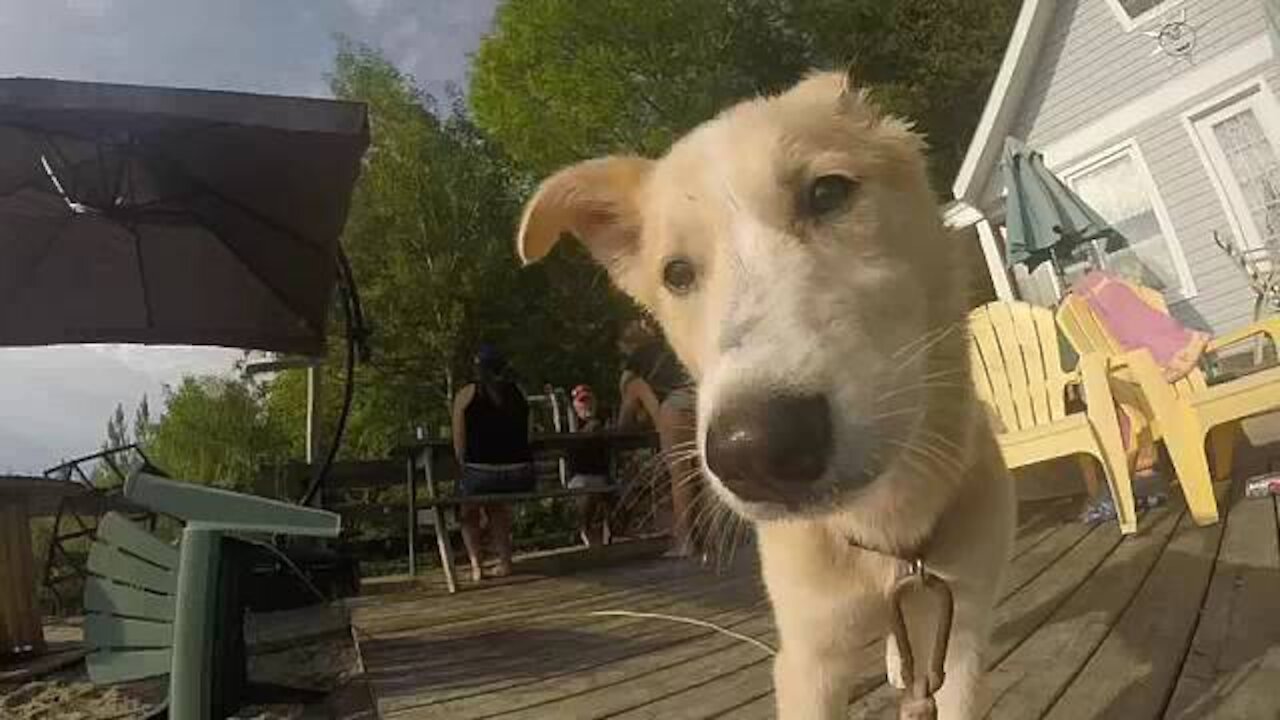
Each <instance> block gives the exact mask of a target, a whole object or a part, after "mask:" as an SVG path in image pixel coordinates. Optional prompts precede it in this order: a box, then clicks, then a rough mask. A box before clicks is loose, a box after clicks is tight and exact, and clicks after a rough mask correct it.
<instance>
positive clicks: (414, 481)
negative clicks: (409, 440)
mask: <svg viewBox="0 0 1280 720" xmlns="http://www.w3.org/2000/svg"><path fill="white" fill-rule="evenodd" d="M417 459H418V455H417V453H414V452H412V451H410V452H409V458H408V459H407V460H406V461H405V464H406V466H407V467H406V474H405V498H404V503H405V505H406V506H407V507H408V509H409V539H408V544H409V577H413V576H414V575H416V574H417V572H418V567H417V544H416V542H415V540H414V538H415V536H416V535H417V532H418V501H417V497H418V475H417V472H418V469H417V467H416V466H415V465H416V462H417Z"/></svg>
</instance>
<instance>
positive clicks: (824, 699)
mask: <svg viewBox="0 0 1280 720" xmlns="http://www.w3.org/2000/svg"><path fill="white" fill-rule="evenodd" d="M785 642H786V641H785V639H784V640H783V643H784V645H783V650H782V652H780V653H779V654H778V657H777V658H776V659H775V660H774V663H773V682H774V688H775V689H776V691H777V701H778V720H837V718H843V717H845V713H846V712H847V708H848V706H849V677H850V675H851V674H852V668H851V667H850V664H851V660H852V658H851V655H852V653H847V652H837V651H835V649H834V648H821V649H820V648H812V647H810V648H790V649H788V648H786V645H785Z"/></svg>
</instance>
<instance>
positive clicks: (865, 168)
mask: <svg viewBox="0 0 1280 720" xmlns="http://www.w3.org/2000/svg"><path fill="white" fill-rule="evenodd" d="M922 150H923V142H922V141H921V139H920V138H919V137H918V136H917V135H915V134H913V133H912V132H911V130H910V126H909V125H908V124H907V123H905V122H903V121H901V120H899V119H897V118H894V117H890V116H886V115H884V114H883V113H881V112H880V111H879V109H878V108H877V107H876V106H875V105H874V104H873V103H872V102H871V101H870V100H869V99H868V97H867V96H866V94H865V93H862V92H859V91H857V90H855V89H853V88H852V87H851V86H850V84H849V83H848V80H847V78H846V77H845V76H844V75H842V74H840V73H820V74H816V75H813V76H811V77H809V78H807V79H805V80H803V81H802V82H800V83H799V84H798V85H796V86H795V87H794V88H792V89H791V90H789V91H787V92H786V93H783V94H781V95H778V96H775V97H768V98H758V99H754V100H750V101H746V102H743V103H741V104H739V105H737V106H735V107H732V108H730V109H729V110H727V111H725V112H724V113H722V114H721V115H720V116H719V117H717V118H715V119H713V120H711V121H709V122H707V123H705V124H704V125H702V126H700V127H698V128H697V129H695V130H693V131H692V132H691V133H689V134H688V135H687V136H686V137H684V138H683V139H681V140H680V141H679V142H677V143H676V144H675V145H674V146H673V147H672V148H671V150H670V152H669V153H668V154H667V155H666V156H665V157H663V158H662V159H660V160H656V161H654V160H649V159H644V158H639V157H606V158H600V159H596V160H589V161H586V162H582V163H580V164H578V165H574V166H572V167H569V168H566V169H564V170H561V171H560V172H558V173H557V174H555V175H554V176H552V177H551V178H549V179H547V180H546V181H545V182H544V183H543V185H542V187H541V188H540V189H539V190H538V192H537V194H536V195H535V196H534V197H533V199H532V200H530V202H529V204H528V206H527V207H526V209H525V213H524V218H523V221H522V223H521V227H520V233H519V237H518V241H517V243H518V248H519V252H520V255H521V257H522V258H523V259H524V260H525V261H526V262H533V261H536V260H538V259H539V258H542V257H543V256H545V255H546V254H547V253H548V252H549V251H550V250H551V249H552V247H553V246H554V245H555V244H556V242H557V240H558V239H559V238H560V236H561V235H562V234H564V233H570V234H572V235H574V236H576V237H577V238H579V239H580V240H581V241H582V242H583V243H584V244H585V245H586V247H587V248H588V249H589V250H590V252H591V253H592V254H593V255H594V256H595V258H596V259H597V260H598V261H599V262H600V263H601V264H603V265H604V266H605V267H606V268H608V271H609V273H610V275H611V276H612V278H613V280H614V282H615V283H616V284H617V285H618V286H619V287H620V288H622V289H623V290H624V291H626V292H627V293H629V294H630V295H631V296H632V297H634V298H635V299H636V300H637V301H639V302H640V303H641V304H643V305H644V306H645V307H646V308H648V310H649V311H650V312H651V313H652V314H653V315H654V316H655V317H656V318H657V319H658V320H659V322H660V323H661V324H662V326H663V328H664V330H665V332H666V334H667V337H668V339H669V340H670V342H671V344H672V347H673V348H674V349H675V350H676V352H677V353H678V354H679V356H680V358H681V359H682V360H683V362H684V363H685V364H686V365H687V366H688V368H689V370H690V372H692V373H693V375H694V377H695V378H696V379H697V380H698V393H699V402H698V415H699V422H698V443H699V448H700V450H701V451H702V457H703V465H704V470H705V474H706V476H707V478H708V479H709V482H710V484H711V485H712V486H713V487H714V488H715V490H716V492H717V493H718V495H719V496H720V497H721V498H722V499H723V500H724V502H726V503H727V504H728V505H730V506H731V507H732V508H733V509H734V510H735V511H737V512H738V513H739V514H741V515H742V516H744V517H746V518H748V519H750V520H752V521H753V522H754V523H755V525H756V528H757V534H758V538H759V545H760V553H761V557H762V567H763V574H764V578H765V583H766V585H767V587H768V590H769V595H770V599H771V600H772V603H773V610H774V616H775V619H776V621H777V625H778V630H779V635H780V638H781V649H780V652H779V655H778V657H777V660H776V664H775V669H774V677H775V684H776V689H777V700H778V708H779V716H780V717H782V718H784V719H786V720H791V719H799V718H814V719H815V720H826V719H827V718H837V717H843V716H844V713H845V708H846V705H847V703H848V701H849V694H850V687H849V679H850V676H851V674H852V672H853V670H854V668H853V663H854V662H855V660H856V658H857V657H858V655H859V653H858V650H859V649H860V648H861V647H863V646H864V645H865V643H866V642H867V641H868V639H870V638H874V637H884V636H885V635H886V634H887V632H888V628H889V624H888V623H889V612H890V603H889V602H888V597H889V593H890V590H891V588H892V587H893V585H894V583H895V581H896V579H897V578H898V577H899V576H900V575H901V573H902V572H903V568H904V567H905V566H906V564H907V563H906V562H905V561H906V560H907V559H911V558H917V557H919V558H922V559H923V562H924V564H925V566H926V567H927V568H928V569H929V570H930V571H932V572H933V573H935V574H937V575H938V576H940V577H942V578H945V580H946V581H947V583H948V584H949V585H950V588H951V590H952V592H953V595H954V598H955V620H954V624H953V626H952V632H951V635H950V648H949V652H948V653H947V659H946V682H945V683H944V685H943V687H942V689H941V690H940V692H938V694H937V697H936V700H937V705H938V713H939V717H941V718H942V719H943V720H956V719H959V718H969V717H973V716H974V715H975V714H976V713H978V712H979V711H980V710H981V709H982V700H980V699H979V698H980V693H979V692H978V690H979V684H980V680H981V676H982V671H983V664H982V663H983V661H982V653H983V649H984V647H985V645H986V641H987V636H988V634H989V629H990V618H991V612H992V606H993V604H994V601H995V597H996V594H997V588H998V586H999V584H1000V579H1001V575H1002V572H1003V568H1004V566H1005V565H1006V564H1007V558H1008V553H1009V548H1010V545H1011V541H1012V534H1013V526H1014V513H1015V507H1014V499H1013V492H1012V484H1011V482H1010V480H1009V474H1008V471H1007V470H1006V468H1005V466H1004V463H1003V461H1002V459H1001V456H1000V453H999V449H998V447H997V445H996V443H995V440H994V437H993V435H992V432H991V430H990V428H989V427H988V424H987V423H988V420H987V416H986V414H985V413H984V412H983V411H982V410H981V409H980V406H979V403H978V402H977V401H976V400H975V398H974V394H973V390H972V387H971V383H970V380H969V376H968V348H967V345H966V333H965V328H964V320H965V317H966V311H967V307H966V305H965V302H964V297H963V295H964V283H963V281H962V278H961V273H960V271H959V268H960V265H961V263H960V261H959V259H958V258H957V257H956V255H957V253H956V249H955V247H954V245H955V242H956V241H955V240H954V239H953V238H951V237H950V236H949V235H948V234H947V233H946V232H945V231H944V230H943V228H942V226H941V222H940V219H939V214H938V210H937V205H936V199H935V196H934V195H933V193H932V192H931V191H930V189H929V186H928V181H927V179H926V174H925V162H924V159H923V152H922ZM916 605H917V606H918V607H911V606H909V607H908V608H907V620H908V625H909V627H910V628H911V629H912V632H911V633H910V637H911V643H912V648H913V650H914V654H915V656H916V658H917V663H918V664H919V665H924V664H925V658H928V657H929V647H928V639H929V638H930V637H931V636H932V633H933V628H934V627H935V624H934V611H932V610H931V607H932V606H930V605H929V604H927V603H923V604H921V603H917V604H916ZM895 656H896V651H895V648H894V645H893V643H892V642H890V643H889V659H890V665H891V667H892V665H893V661H894V659H895ZM921 671H923V668H921ZM891 675H892V672H891Z"/></svg>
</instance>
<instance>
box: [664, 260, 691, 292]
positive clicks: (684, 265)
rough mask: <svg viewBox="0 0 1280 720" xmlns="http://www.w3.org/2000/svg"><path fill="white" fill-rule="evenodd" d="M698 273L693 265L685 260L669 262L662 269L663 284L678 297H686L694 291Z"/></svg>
mask: <svg viewBox="0 0 1280 720" xmlns="http://www.w3.org/2000/svg"><path fill="white" fill-rule="evenodd" d="M697 279H698V273H697V271H696V270H695V269H694V267H693V263H691V262H689V261H688V260H686V259H684V258H675V259H672V260H668V261H667V264H666V265H665V266H664V267H663V268H662V282H663V284H664V285H666V286H667V289H668V290H670V291H671V292H673V293H675V294H677V295H684V294H685V293H687V292H689V291H690V290H692V289H693V283H694V281H696V280H697Z"/></svg>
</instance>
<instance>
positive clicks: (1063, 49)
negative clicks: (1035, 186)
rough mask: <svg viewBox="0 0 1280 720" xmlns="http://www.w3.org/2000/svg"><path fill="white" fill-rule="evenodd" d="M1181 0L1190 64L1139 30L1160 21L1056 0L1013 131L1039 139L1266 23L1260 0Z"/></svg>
mask: <svg viewBox="0 0 1280 720" xmlns="http://www.w3.org/2000/svg"><path fill="white" fill-rule="evenodd" d="M1273 1H1274V0H1185V1H1184V2H1182V3H1181V4H1180V5H1176V6H1174V5H1171V7H1179V8H1183V9H1185V10H1186V13H1187V22H1188V23H1189V24H1191V25H1192V26H1193V27H1195V28H1196V46H1195V51H1194V54H1193V60H1194V64H1193V63H1192V62H1188V61H1187V60H1185V59H1181V58H1173V57H1169V56H1167V55H1165V54H1163V53H1160V54H1156V55H1153V54H1152V51H1153V50H1154V49H1155V48H1156V42H1155V39H1154V38H1150V37H1147V36H1145V35H1143V34H1142V32H1143V31H1144V30H1149V29H1151V27H1152V26H1153V25H1156V24H1158V20H1157V21H1154V22H1153V21H1148V22H1146V23H1144V24H1143V25H1142V26H1140V27H1137V28H1134V29H1133V30H1131V31H1129V32H1125V30H1124V27H1123V26H1121V24H1120V20H1119V18H1117V17H1116V14H1115V13H1114V12H1112V10H1111V8H1110V7H1109V6H1108V5H1107V1H1106V0H1060V1H1059V3H1058V7H1057V10H1056V13H1055V16H1054V18H1053V21H1052V23H1051V29H1050V30H1049V33H1050V35H1049V37H1047V38H1046V39H1045V44H1044V47H1043V48H1042V49H1041V51H1040V55H1039V58H1038V59H1037V63H1038V67H1037V68H1036V71H1035V73H1034V76H1033V77H1032V79H1031V82H1030V84H1029V86H1028V87H1027V92H1026V95H1025V96H1024V97H1023V99H1022V102H1021V108H1020V111H1019V116H1018V120H1017V121H1016V122H1015V123H1014V125H1013V134H1014V135H1017V136H1018V137H1021V138H1022V139H1024V140H1025V141H1026V142H1027V143H1028V144H1030V145H1033V146H1044V145H1047V144H1048V143H1050V142H1053V141H1054V140H1056V139H1057V138H1060V137H1062V136H1063V135H1066V134H1067V133H1070V132H1071V131H1073V130H1076V129H1077V128H1079V127H1080V126H1081V125H1083V124H1084V123H1085V122H1087V119H1086V118H1096V117H1098V116H1100V115H1103V114H1105V113H1108V112H1110V111H1112V110H1115V109H1117V108H1119V107H1121V106H1123V105H1124V104H1126V103H1128V102H1131V101H1133V100H1136V99H1138V98H1140V97H1142V96H1143V95H1146V94H1148V93H1150V92H1151V91H1153V90H1155V89H1156V88H1158V87H1159V86H1161V85H1162V84H1164V83H1166V82H1168V81H1170V80H1173V79H1175V78H1177V77H1178V76H1179V75H1181V74H1183V73H1185V72H1186V71H1187V70H1189V69H1191V68H1193V67H1194V66H1195V65H1199V64H1202V63H1205V62H1208V61H1210V60H1212V59H1213V58H1215V57H1217V56H1219V55H1221V54H1223V53H1225V52H1228V51H1230V50H1232V49H1234V48H1236V47H1238V46H1239V45H1240V44H1241V43H1243V42H1245V41H1246V40H1249V39H1251V38H1254V37H1257V36H1258V35H1259V34H1260V33H1262V32H1264V31H1265V28H1266V25H1267V17H1266V13H1265V11H1264V9H1263V3H1264V2H1273Z"/></svg>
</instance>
